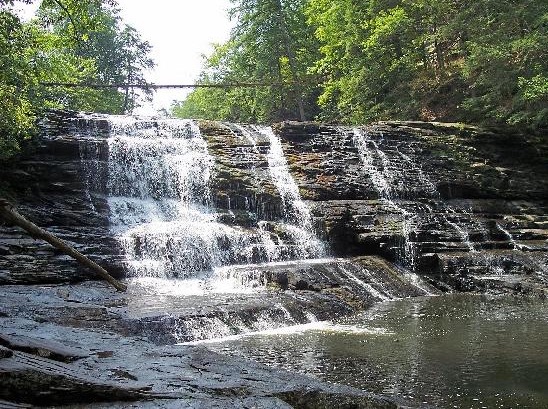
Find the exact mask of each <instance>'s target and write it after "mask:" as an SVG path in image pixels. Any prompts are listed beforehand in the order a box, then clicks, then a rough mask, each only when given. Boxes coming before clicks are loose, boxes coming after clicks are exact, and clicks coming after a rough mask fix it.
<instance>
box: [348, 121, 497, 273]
mask: <svg viewBox="0 0 548 409" xmlns="http://www.w3.org/2000/svg"><path fill="white" fill-rule="evenodd" d="M382 138H383V136H382V134H381V136H380V140H381V141H382ZM352 140H353V143H354V145H355V146H356V148H357V149H358V153H359V156H360V160H361V161H362V164H363V170H364V173H366V174H367V175H368V177H369V178H370V180H371V183H372V184H373V186H374V188H375V190H376V191H377V192H378V195H379V199H380V201H381V203H383V204H384V205H385V206H386V207H387V208H388V209H391V210H393V212H394V213H395V214H399V215H401V221H400V224H401V234H402V242H400V243H398V248H397V249H396V259H397V260H398V261H399V262H400V264H402V265H404V266H406V267H408V268H410V269H411V270H413V269H414V268H415V265H416V258H417V256H418V252H419V249H418V248H417V247H416V243H415V241H414V240H413V238H412V236H413V235H414V234H415V231H416V229H417V227H418V226H419V225H420V223H421V219H423V218H424V217H425V215H424V214H419V213H418V211H419V210H418V208H419V207H420V208H421V209H425V210H426V212H427V213H428V214H430V215H431V217H433V218H434V222H435V223H436V224H439V223H446V224H448V225H449V226H451V228H452V229H453V230H454V231H455V233H456V234H457V237H458V239H459V241H460V242H461V243H463V244H464V245H465V246H466V249H467V251H470V252H475V251H476V250H475V248H474V245H473V243H472V241H471V240H470V234H469V231H468V228H467V227H466V226H465V225H464V224H463V223H461V222H460V221H459V216H460V215H461V214H460V212H463V214H462V215H463V216H464V218H465V219H466V220H473V217H471V214H470V213H468V212H466V211H462V210H460V211H459V212H457V210H456V209H454V208H453V207H451V206H450V205H448V204H447V203H446V202H445V201H443V200H442V198H441V195H440V193H439V191H438V190H437V189H436V186H435V185H434V183H433V182H432V181H431V180H430V178H429V177H428V176H427V175H426V174H425V173H424V172H423V170H422V168H421V167H420V166H419V165H418V164H417V163H416V161H415V160H414V159H413V158H412V157H411V156H410V155H408V154H406V153H404V152H401V150H400V149H399V148H398V146H395V147H393V149H394V152H393V153H394V156H395V157H396V158H397V159H398V160H396V161H393V160H392V159H390V158H389V157H388V156H387V154H386V153H385V152H383V150H382V149H381V148H380V146H379V143H377V142H376V141H375V140H373V138H372V137H371V135H370V134H369V133H368V132H366V131H365V132H364V131H362V130H361V129H359V128H354V129H353V130H352ZM410 150H411V151H412V148H410ZM411 177H413V178H414V182H415V183H414V184H415V185H416V186H420V188H417V187H416V186H415V187H414V188H413V189H410V188H409V187H408V186H406V185H405V183H406V181H409V180H410V178H411ZM407 199H410V200H413V201H414V203H415V204H414V206H415V207H417V209H411V210H408V209H406V204H405V201H406V200H407ZM421 201H424V203H421ZM429 202H432V203H435V207H434V206H432V205H431V204H429ZM476 229H477V230H478V231H481V232H483V234H484V235H485V234H486V231H485V229H484V228H483V227H481V226H479V225H478V226H476Z"/></svg>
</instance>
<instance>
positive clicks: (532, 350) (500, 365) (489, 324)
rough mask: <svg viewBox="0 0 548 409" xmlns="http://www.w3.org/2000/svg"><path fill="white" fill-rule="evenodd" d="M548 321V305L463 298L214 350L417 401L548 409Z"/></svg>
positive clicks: (380, 311) (400, 304)
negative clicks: (372, 329)
mask: <svg viewBox="0 0 548 409" xmlns="http://www.w3.org/2000/svg"><path fill="white" fill-rule="evenodd" d="M547 324H548V303H546V302H543V301H542V300H537V299H535V300H531V299H521V298H520V299H516V298H509V297H505V298H494V297H486V296H471V295H463V294H460V295H450V296H443V297H428V298H420V299H405V300H398V301H393V302H386V303H379V304H377V305H376V306H375V307H374V308H372V309H370V310H368V311H366V312H364V313H362V314H360V315H357V316H354V317H351V318H348V319H345V320H344V321H343V322H340V323H336V324H335V325H326V326H323V327H322V326H316V327H311V328H309V329H308V330H306V331H302V330H299V331H297V332H293V333H292V332H290V331H286V332H285V333H283V334H272V333H271V334H255V335H254V336H253V337H245V338H238V339H233V340H226V341H223V342H220V343H217V344H210V345H209V347H211V348H212V349H214V350H216V351H219V352H223V353H228V354H233V355H243V356H245V357H248V358H251V359H254V360H257V361H260V362H264V363H266V364H269V365H273V366H278V367H283V368H287V369H290V370H293V371H298V372H303V373H307V374H311V375H314V376H317V377H319V378H321V379H324V380H327V381H331V382H338V383H345V384H348V385H353V386H356V387H360V388H365V389H368V390H370V391H374V392H378V393H385V394H392V395H398V396H401V397H405V398H407V399H409V400H411V401H412V402H415V403H422V402H426V403H429V404H433V405H435V406H440V407H449V408H451V407H455V408H461V407H466V408H515V407H528V408H539V407H548V388H547V387H546V385H548V354H547V353H546V346H548V325H547ZM348 328H375V329H377V330H375V331H361V332H360V331H355V330H354V331H350V330H348ZM379 328H382V330H378V329H379Z"/></svg>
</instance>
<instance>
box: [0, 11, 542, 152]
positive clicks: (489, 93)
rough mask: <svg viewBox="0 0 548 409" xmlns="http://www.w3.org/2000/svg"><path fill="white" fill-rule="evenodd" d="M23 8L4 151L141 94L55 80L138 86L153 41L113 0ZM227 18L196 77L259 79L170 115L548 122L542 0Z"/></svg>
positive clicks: (10, 63)
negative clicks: (76, 114)
mask: <svg viewBox="0 0 548 409" xmlns="http://www.w3.org/2000/svg"><path fill="white" fill-rule="evenodd" d="M21 3H38V0H36V1H33V0H19V1H17V0H0V65H1V69H0V109H1V113H2V115H1V116H0V157H3V158H5V157H9V156H11V155H13V153H14V152H17V151H18V149H19V146H20V144H21V141H22V140H24V139H25V138H30V137H31V136H32V135H33V134H34V133H35V129H36V120H37V118H39V117H40V116H41V114H42V113H43V112H44V110H47V109H52V108H53V109H55V108H63V109H73V110H86V111H95V112H105V113H128V112H131V111H132V109H133V108H135V107H136V106H138V105H139V103H140V102H139V100H140V99H143V98H147V96H150V94H149V93H147V92H144V93H136V92H134V91H133V89H131V88H118V89H116V88H110V89H107V88H105V89H96V88H85V87H63V86H51V83H77V84H127V83H132V84H136V83H137V84H144V85H146V81H145V78H144V72H145V71H146V70H147V69H151V68H152V67H153V66H154V63H153V61H152V60H151V59H150V57H149V53H150V48H151V47H150V45H149V44H148V43H147V42H146V41H144V40H143V39H141V37H140V35H139V33H138V32H137V31H136V30H135V29H134V28H132V27H130V26H128V25H126V24H124V23H123V22H122V21H121V18H120V15H119V10H118V8H117V3H116V1H115V0H42V1H40V2H39V3H40V4H39V7H38V11H37V14H36V16H35V17H34V18H33V19H31V20H29V21H23V20H21V18H20V17H19V16H18V15H17V13H16V12H15V11H14V7H15V6H17V4H21ZM166 12H168V10H166ZM229 14H230V17H231V18H232V19H233V20H234V22H235V26H234V29H233V30H232V33H231V36H230V39H229V40H228V41H227V42H226V43H225V44H218V45H216V46H215V49H214V52H213V53H212V54H211V55H209V56H208V57H207V58H206V59H205V61H204V66H203V70H202V73H201V74H200V77H199V78H198V82H199V83H203V84H242V83H247V84H255V85H256V86H252V87H227V88H197V89H195V90H194V91H193V92H192V93H191V94H190V95H189V96H188V97H187V98H186V99H185V100H183V101H181V102H178V103H175V104H174V105H173V106H172V109H171V113H172V114H173V115H174V116H178V117H192V118H206V119H222V120H232V121H241V122H272V121H279V120H283V119H300V120H312V119H314V120H321V121H327V122H340V123H366V122H370V121H373V120H383V119H423V120H440V121H461V122H468V123H476V124H497V125H500V124H503V125H516V126H521V127H525V128H528V129H539V128H540V129H543V128H545V127H546V126H548V47H546V44H548V3H546V1H545V0H527V1H526V0H512V1H510V0H506V1H501V0H496V1H495V0H474V1H470V0H443V1H442V0H364V1H355V0H231V9H230V11H229ZM204 24H207V22H204ZM48 84H50V85H48Z"/></svg>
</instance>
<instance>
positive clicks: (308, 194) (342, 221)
mask: <svg viewBox="0 0 548 409" xmlns="http://www.w3.org/2000/svg"><path fill="white" fill-rule="evenodd" d="M201 128H202V131H203V133H204V134H205V135H206V137H207V139H208V144H209V147H210V149H211V151H212V152H213V154H214V156H215V158H216V170H217V174H218V175H222V177H221V178H218V179H216V182H215V191H216V198H217V206H219V207H224V208H230V209H231V210H232V213H233V214H243V215H249V214H253V212H261V210H262V209H264V208H267V209H269V210H270V212H276V209H278V208H279V206H280V205H279V203H278V201H277V197H276V196H275V195H274V194H270V193H269V192H271V189H269V187H268V185H267V184H266V185H263V186H259V187H257V186H256V185H254V182H253V181H254V180H256V179H254V176H253V175H254V174H256V173H257V172H259V173H260V172H264V171H265V166H266V165H265V162H266V161H265V159H264V152H265V149H266V146H265V144H259V145H258V147H259V149H255V151H253V150H252V149H250V145H249V143H245V141H242V138H241V136H239V132H238V130H237V129H236V130H234V126H232V125H229V124H218V123H202V124H201ZM274 131H275V133H276V134H277V135H279V136H280V138H281V140H282V144H283V149H284V153H285V156H286V158H287V161H288V163H289V166H290V170H291V172H292V175H293V176H294V178H295V180H296V182H297V184H298V186H299V191H300V194H301V196H302V198H303V199H305V200H306V203H307V205H308V206H309V207H310V209H311V211H312V215H313V218H314V221H315V226H316V228H317V231H318V232H320V234H321V235H322V236H323V238H324V239H325V240H326V241H327V242H328V243H329V244H330V248H331V250H332V251H333V253H334V254H335V255H337V256H356V255H380V256H382V257H385V258H386V259H388V260H390V261H393V262H396V263H398V264H400V265H403V266H405V267H407V268H409V269H411V270H413V271H415V272H418V273H421V274H423V275H426V276H428V277H430V279H431V280H432V282H433V283H435V284H436V285H437V286H438V287H441V288H446V289H450V288H456V289H458V290H477V289H479V290H485V289H487V288H490V287H497V286H502V287H509V288H513V289H517V290H520V289H521V287H520V286H521V285H522V282H521V278H525V277H526V278H527V280H528V281H529V284H531V286H529V285H527V286H526V287H527V288H528V289H534V288H537V287H539V286H540V287H545V285H546V279H547V278H546V271H548V256H547V251H548V242H547V239H548V216H547V214H548V213H547V210H548V202H547V198H548V160H547V159H546V158H548V150H547V149H548V146H547V145H546V142H543V141H542V140H541V139H540V138H535V137H532V136H524V135H511V134H505V133H503V132H496V131H486V130H481V129H477V128H472V127H465V126H460V125H456V124H455V125H452V124H436V123H423V122H386V123H379V124H376V125H372V126H369V127H360V128H350V127H336V126H327V125H319V124H313V123H307V124H302V123H281V124H278V125H276V126H275V127H274ZM261 149H263V151H262V152H261ZM250 203H252V204H254V206H252V207H251V208H250V206H249V204H250ZM250 211H251V213H250ZM245 220H246V219H245V217H235V218H234V222H236V223H238V222H240V223H242V224H243V225H245ZM518 276H519V278H518ZM516 280H517V281H516Z"/></svg>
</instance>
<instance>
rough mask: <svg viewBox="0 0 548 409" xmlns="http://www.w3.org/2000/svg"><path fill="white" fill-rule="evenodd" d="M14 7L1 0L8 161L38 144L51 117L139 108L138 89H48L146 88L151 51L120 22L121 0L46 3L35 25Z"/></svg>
mask: <svg viewBox="0 0 548 409" xmlns="http://www.w3.org/2000/svg"><path fill="white" fill-rule="evenodd" d="M26 2H27V3H29V2H30V1H26ZM13 3H14V2H13V1H9V0H0V67H1V70H0V109H1V112H2V116H1V117H0V157H2V158H7V157H10V156H11V155H13V154H15V153H17V151H18V150H19V148H20V144H21V142H22V141H23V140H24V139H27V138H30V137H32V135H33V134H34V133H35V120H36V118H37V117H39V116H40V115H41V114H42V112H43V111H44V110H47V109H52V108H57V109H72V110H84V111H94V112H106V113H124V112H128V111H131V110H132V109H133V108H134V107H135V106H137V105H138V103H139V96H138V95H135V94H133V93H132V92H131V91H130V90H125V91H119V90H116V89H93V88H82V87H78V88H77V87H49V86H44V85H43V83H128V82H131V83H141V84H143V83H145V80H144V77H143V71H144V70H146V69H149V68H152V67H153V65H154V64H153V62H152V61H151V60H150V58H149V57H148V53H149V52H150V45H149V44H148V43H147V42H145V41H142V40H141V39H140V36H139V34H138V33H137V32H136V31H135V30H134V29H133V28H131V27H129V26H123V25H122V24H121V23H120V18H119V16H118V10H117V9H116V4H115V2H114V1H112V0H109V1H99V0H83V1H82V0H78V1H76V0H43V1H42V2H41V4H40V7H39V9H38V13H37V16H36V18H35V19H33V20H31V21H29V22H22V21H21V20H20V19H19V18H18V17H17V15H16V14H15V13H14V12H13V11H12V10H11V8H10V7H11V6H12V5H13ZM146 96H147V95H145V97H146Z"/></svg>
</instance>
